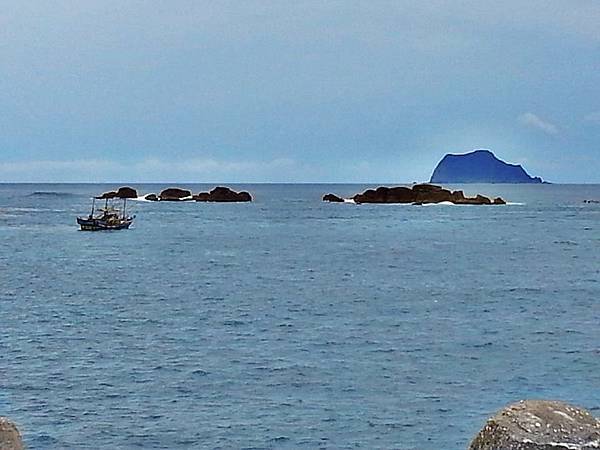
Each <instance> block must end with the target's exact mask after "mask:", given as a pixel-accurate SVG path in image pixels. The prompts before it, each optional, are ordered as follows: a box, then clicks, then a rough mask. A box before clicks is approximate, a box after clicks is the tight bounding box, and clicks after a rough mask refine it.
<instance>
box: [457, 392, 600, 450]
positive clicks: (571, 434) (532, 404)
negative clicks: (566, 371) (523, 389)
mask: <svg viewBox="0 0 600 450" xmlns="http://www.w3.org/2000/svg"><path fill="white" fill-rule="evenodd" d="M591 449H596V450H597V449H600V421H599V420H598V419H596V418H594V417H593V416H592V415H591V414H590V413H589V411H587V410H585V409H583V408H580V407H577V406H573V405H569V404H568V403H564V402H559V401H548V400H524V401H521V402H518V403H513V404H511V405H508V406H507V407H505V408H504V409H502V410H501V411H499V412H498V413H497V414H496V415H495V416H493V417H492V418H491V419H489V420H488V421H487V423H486V424H485V426H484V427H483V429H482V430H481V431H480V432H479V434H478V435H477V436H476V437H475V439H474V440H473V442H471V445H470V446H469V450H591Z"/></svg>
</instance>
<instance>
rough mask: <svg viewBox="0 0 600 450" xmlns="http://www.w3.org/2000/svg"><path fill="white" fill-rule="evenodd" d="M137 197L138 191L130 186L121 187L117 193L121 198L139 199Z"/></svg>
mask: <svg viewBox="0 0 600 450" xmlns="http://www.w3.org/2000/svg"><path fill="white" fill-rule="evenodd" d="M137 196H138V194H137V191H136V190H135V189H133V188H132V187H129V186H123V187H120V188H119V190H118V191H117V197H119V198H137Z"/></svg>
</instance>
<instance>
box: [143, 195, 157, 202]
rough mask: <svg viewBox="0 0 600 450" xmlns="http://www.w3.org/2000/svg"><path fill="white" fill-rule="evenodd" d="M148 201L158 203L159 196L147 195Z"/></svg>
mask: <svg viewBox="0 0 600 450" xmlns="http://www.w3.org/2000/svg"><path fill="white" fill-rule="evenodd" d="M144 198H145V199H146V200H148V201H151V202H157V201H158V195H156V194H147V195H146V196H145V197H144Z"/></svg>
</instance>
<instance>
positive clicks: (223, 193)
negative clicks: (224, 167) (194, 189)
mask: <svg viewBox="0 0 600 450" xmlns="http://www.w3.org/2000/svg"><path fill="white" fill-rule="evenodd" d="M194 200H196V201H197V202H251V201H252V196H251V195H250V194H249V193H248V192H245V191H242V192H235V191H232V190H231V189H229V188H228V187H223V186H218V187H216V188H214V189H213V190H212V191H210V192H200V193H199V194H198V195H195V196H194Z"/></svg>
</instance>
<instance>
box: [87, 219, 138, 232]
mask: <svg viewBox="0 0 600 450" xmlns="http://www.w3.org/2000/svg"><path fill="white" fill-rule="evenodd" d="M77 223H78V224H79V226H80V227H81V231H113V230H126V229H128V228H129V227H130V226H131V224H132V223H133V219H125V220H119V221H118V222H116V223H114V222H110V223H109V222H106V221H104V220H102V219H84V218H82V217H78V218H77Z"/></svg>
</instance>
